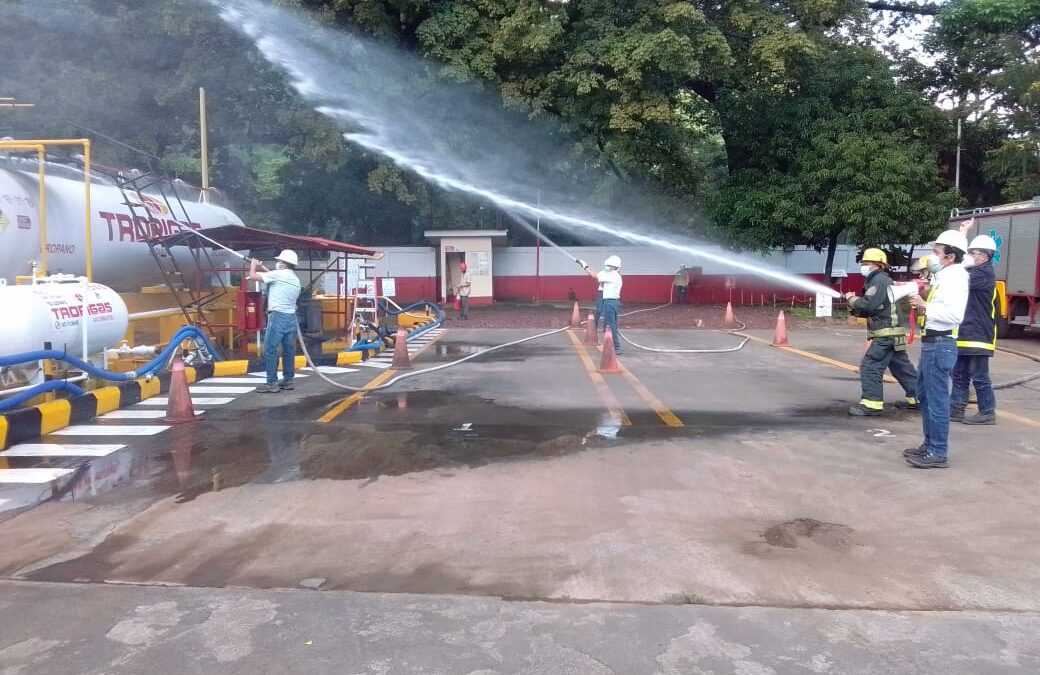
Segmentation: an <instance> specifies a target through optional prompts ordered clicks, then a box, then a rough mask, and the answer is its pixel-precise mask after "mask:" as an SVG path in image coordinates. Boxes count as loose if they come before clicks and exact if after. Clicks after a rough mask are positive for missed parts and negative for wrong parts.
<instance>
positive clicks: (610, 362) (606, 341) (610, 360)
mask: <svg viewBox="0 0 1040 675" xmlns="http://www.w3.org/2000/svg"><path fill="white" fill-rule="evenodd" d="M599 372H601V373H620V372H621V364H620V363H618V358H617V354H615V353H614V336H613V335H612V334H611V332H610V329H609V328H605V329H604V330H603V356H602V357H600V360H599Z"/></svg>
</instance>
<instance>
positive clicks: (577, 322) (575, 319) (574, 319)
mask: <svg viewBox="0 0 1040 675" xmlns="http://www.w3.org/2000/svg"><path fill="white" fill-rule="evenodd" d="M579 327H581V308H580V307H578V301H577V300H575V301H574V311H573V312H571V328H572V329H573V330H578V328H579Z"/></svg>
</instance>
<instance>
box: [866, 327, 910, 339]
mask: <svg viewBox="0 0 1040 675" xmlns="http://www.w3.org/2000/svg"><path fill="white" fill-rule="evenodd" d="M903 335H906V328H904V327H902V326H899V327H898V328H880V329H878V330H873V331H870V332H869V333H868V336H869V337H872V338H879V337H900V336H903Z"/></svg>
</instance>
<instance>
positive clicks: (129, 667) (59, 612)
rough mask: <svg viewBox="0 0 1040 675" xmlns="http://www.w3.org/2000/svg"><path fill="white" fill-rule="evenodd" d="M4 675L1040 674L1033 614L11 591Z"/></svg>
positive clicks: (147, 590)
mask: <svg viewBox="0 0 1040 675" xmlns="http://www.w3.org/2000/svg"><path fill="white" fill-rule="evenodd" d="M0 613H2V615H3V616H4V617H6V618H10V617H17V619H18V620H17V621H7V622H5V625H4V629H3V631H0V674H2V675H30V674H31V675H68V674H69V673H78V674H81V675H102V674H103V675H122V674H127V675H131V674H133V675H137V674H139V673H143V672H148V673H164V674H165V673H171V674H172V673H215V672H219V673H224V674H226V675H236V674H242V675H276V674H282V673H294V674H295V673H308V675H321V674H323V673H330V674H333V673H334V674H336V675H353V674H357V675H363V674H365V675H367V674H378V675H398V674H405V673H430V674H433V673H444V674H452V675H455V674H468V675H497V674H503V675H504V674H506V673H522V674H526V675H568V674H569V675H606V674H611V673H616V674H618V675H641V674H644V673H645V674H651V673H653V674H660V675H688V674H690V673H737V674H740V675H772V674H788V673H790V674H795V673H841V674H847V675H851V674H856V673H863V674H870V675H878V674H881V673H899V674H900V675H912V674H914V673H929V674H930V673H943V675H962V674H963V675H990V674H993V675H996V674H998V673H1035V672H1037V671H1038V670H1040V653H1038V650H1037V641H1036V636H1037V635H1038V634H1040V616H1038V615H1037V614H1032V613H1025V614H1019V613H1012V614H1008V613H995V614H992V613H977V612H953V613H945V612H920V613H916V612H876V611H831V610H808V609H775V608H762V607H743V608H723V607H706V606H653V605H613V604H581V605H572V604H547V603H542V602H505V601H502V600H499V599H496V598H468V597H466V598H464V597H453V596H429V595H423V596H416V595H402V594H395V595H381V594H359V593H343V592H334V591H333V592H329V591H313V590H285V591H271V590H250V589H241V588H229V589H193V588H167V587H156V586H105V585H83V584H72V585H69V584H49V583H24V582H0Z"/></svg>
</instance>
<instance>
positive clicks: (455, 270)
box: [423, 230, 509, 305]
mask: <svg viewBox="0 0 1040 675" xmlns="http://www.w3.org/2000/svg"><path fill="white" fill-rule="evenodd" d="M423 234H424V236H425V237H426V238H427V239H428V240H430V242H431V243H433V244H434V245H435V246H436V247H437V281H438V300H440V301H442V302H449V301H451V300H452V299H454V297H455V288H456V287H457V286H458V285H459V281H460V278H461V275H462V273H461V271H460V270H459V263H461V262H463V261H465V263H466V265H467V267H468V268H469V274H470V280H471V282H472V286H471V287H470V295H469V302H470V305H490V304H491V303H492V302H494V294H493V284H492V278H493V277H492V269H491V267H492V259H493V257H494V256H493V255H492V247H493V246H494V245H495V244H496V243H505V242H506V236H507V235H508V234H509V231H508V230H426V232H424V233H423Z"/></svg>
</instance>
